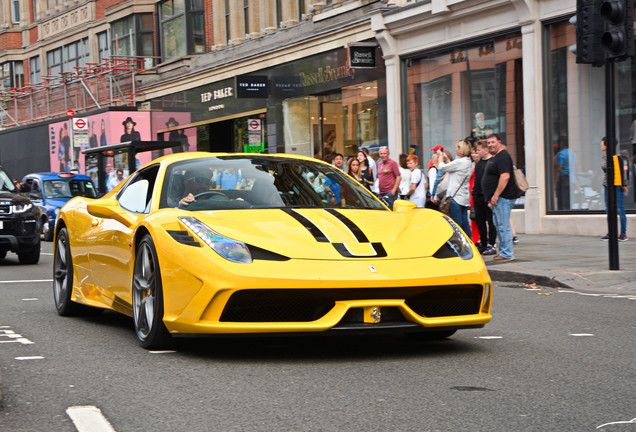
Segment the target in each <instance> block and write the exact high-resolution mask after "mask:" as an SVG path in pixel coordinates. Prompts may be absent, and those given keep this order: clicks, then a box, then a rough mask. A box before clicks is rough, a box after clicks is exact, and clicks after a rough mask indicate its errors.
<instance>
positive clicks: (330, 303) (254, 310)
mask: <svg viewBox="0 0 636 432" xmlns="http://www.w3.org/2000/svg"><path fill="white" fill-rule="evenodd" d="M481 297H482V286H481V285H452V286H423V287H399V288H364V289H351V288H342V289H307V290H303V289H288V290H283V289H255V290H243V291H238V292H236V293H234V294H233V295H232V296H231V297H230V299H229V300H228V302H227V305H226V306H225V309H224V310H223V313H222V314H221V321H225V322H309V321H315V320H318V319H320V318H322V317H323V316H324V315H325V314H326V313H327V312H329V311H330V310H331V309H332V308H333V307H334V305H335V303H336V301H339V300H366V299H377V300H382V299H405V301H406V304H407V305H408V306H409V307H410V308H411V309H413V311H414V312H415V313H417V314H418V315H420V316H423V317H444V316H454V315H472V314H477V313H479V307H480V305H481Z"/></svg>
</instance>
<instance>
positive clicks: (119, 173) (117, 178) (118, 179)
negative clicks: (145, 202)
mask: <svg viewBox="0 0 636 432" xmlns="http://www.w3.org/2000/svg"><path fill="white" fill-rule="evenodd" d="M123 180H124V171H123V170H122V169H121V168H117V171H116V175H115V176H114V177H112V178H111V179H110V180H108V184H107V185H106V187H107V189H108V192H110V191H112V190H113V189H115V186H117V185H118V184H119V183H121V182H122V181H123Z"/></svg>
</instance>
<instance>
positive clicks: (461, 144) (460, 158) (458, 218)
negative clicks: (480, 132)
mask: <svg viewBox="0 0 636 432" xmlns="http://www.w3.org/2000/svg"><path fill="white" fill-rule="evenodd" d="M455 152H456V153H457V158H456V159H455V160H450V158H449V157H448V156H447V155H446V154H444V153H442V152H440V156H439V158H440V163H439V167H438V168H439V170H440V171H442V172H445V173H446V175H447V176H448V189H447V193H446V198H445V200H448V199H450V200H451V202H450V211H449V213H448V215H449V216H450V217H451V218H452V219H453V220H454V221H455V222H456V223H457V225H459V226H460V227H461V229H463V230H464V232H465V233H466V235H467V236H468V237H471V230H470V219H469V218H468V209H469V208H470V192H469V186H468V180H469V178H470V176H471V175H472V173H473V162H472V160H471V158H470V153H471V147H470V144H468V143H467V142H466V141H464V140H460V141H458V142H457V145H456V146H455ZM440 207H441V205H440Z"/></svg>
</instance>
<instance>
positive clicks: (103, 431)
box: [66, 405, 116, 432]
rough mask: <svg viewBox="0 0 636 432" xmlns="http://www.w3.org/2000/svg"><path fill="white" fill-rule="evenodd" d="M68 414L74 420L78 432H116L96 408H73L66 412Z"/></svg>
mask: <svg viewBox="0 0 636 432" xmlns="http://www.w3.org/2000/svg"><path fill="white" fill-rule="evenodd" d="M66 414H68V416H69V417H70V418H71V420H73V424H74V425H75V428H76V429H77V430H78V432H116V431H115V429H113V426H112V425H111V424H110V422H109V421H108V420H107V419H106V417H104V415H103V414H102V411H101V410H100V409H99V408H97V407H95V406H92V405H90V406H72V407H70V408H68V409H67V410H66Z"/></svg>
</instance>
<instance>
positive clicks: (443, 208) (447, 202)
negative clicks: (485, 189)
mask: <svg viewBox="0 0 636 432" xmlns="http://www.w3.org/2000/svg"><path fill="white" fill-rule="evenodd" d="M471 175H472V171H471V173H470V174H469V175H467V176H466V177H464V180H462V182H461V183H460V184H459V187H458V188H457V190H456V191H455V193H454V194H453V196H451V197H448V196H445V197H444V198H442V200H441V201H440V202H439V211H440V212H442V213H444V214H446V215H447V214H449V213H450V206H451V201H452V200H453V198H455V195H457V192H459V190H460V189H461V188H462V186H463V185H464V183H465V182H466V179H467V178H468V177H470V176H471Z"/></svg>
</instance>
